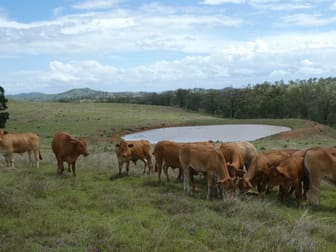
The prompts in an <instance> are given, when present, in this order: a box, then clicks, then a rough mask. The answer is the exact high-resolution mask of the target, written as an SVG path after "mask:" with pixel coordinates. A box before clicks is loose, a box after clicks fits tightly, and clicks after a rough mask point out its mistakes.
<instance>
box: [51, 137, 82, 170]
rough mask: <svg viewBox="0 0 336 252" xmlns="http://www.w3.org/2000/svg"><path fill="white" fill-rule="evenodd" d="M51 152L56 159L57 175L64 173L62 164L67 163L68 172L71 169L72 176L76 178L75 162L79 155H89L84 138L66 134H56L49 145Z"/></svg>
mask: <svg viewBox="0 0 336 252" xmlns="http://www.w3.org/2000/svg"><path fill="white" fill-rule="evenodd" d="M51 148H52V151H53V152H54V154H55V156H56V159H57V173H58V174H61V173H62V172H63V171H64V166H63V163H64V162H67V163H68V171H69V172H70V171H71V169H72V174H73V176H76V161H77V158H78V157H79V156H80V155H83V156H84V157H86V156H88V155H89V152H88V148H87V141H86V139H85V138H84V137H78V138H77V137H74V136H72V135H70V134H69V133H67V132H59V133H56V134H55V135H54V137H53V140H52V143H51Z"/></svg>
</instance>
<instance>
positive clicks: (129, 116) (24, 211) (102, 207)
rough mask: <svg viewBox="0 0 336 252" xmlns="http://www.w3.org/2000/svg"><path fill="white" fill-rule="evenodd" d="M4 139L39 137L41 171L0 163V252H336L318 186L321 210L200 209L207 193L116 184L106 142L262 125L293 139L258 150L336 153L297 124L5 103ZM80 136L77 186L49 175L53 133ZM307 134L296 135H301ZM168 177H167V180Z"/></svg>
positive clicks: (127, 108)
mask: <svg viewBox="0 0 336 252" xmlns="http://www.w3.org/2000/svg"><path fill="white" fill-rule="evenodd" d="M8 106H9V113H10V120H9V121H8V123H7V127H6V130H8V131H16V132H27V131H33V132H38V133H39V134H40V136H41V152H42V156H43V160H42V161H41V164H40V169H36V168H27V159H28V158H27V155H26V154H23V155H15V162H16V169H15V170H13V169H10V168H6V167H5V162H4V159H3V158H2V157H1V160H0V166H1V168H0V251H6V252H7V251H335V249H336V248H335V241H336V230H335V228H334V227H335V225H336V218H335V214H336V200H335V199H336V192H335V189H334V188H333V187H331V186H329V185H328V184H323V188H322V195H321V206H320V208H318V209H313V208H311V207H309V206H308V205H307V204H304V207H303V208H300V209H297V208H296V207H295V200H294V199H292V200H291V201H290V202H289V204H288V205H284V204H281V203H280V202H278V201H277V193H276V191H274V192H272V193H271V194H270V195H267V196H266V197H265V198H258V197H255V196H249V197H245V198H240V197H233V198H229V199H226V200H224V201H223V200H213V201H207V200H206V190H205V186H206V185H205V184H204V183H203V182H202V180H198V183H199V191H198V192H196V193H195V194H193V195H186V194H184V193H183V186H182V184H181V183H179V182H177V181H175V180H174V179H173V180H172V182H171V183H169V184H167V183H165V182H162V183H159V182H158V179H157V176H156V175H151V176H147V175H142V170H143V166H142V164H141V162H139V163H138V165H137V166H134V165H133V164H131V170H130V176H129V177H127V176H125V175H121V176H120V175H118V171H117V170H118V169H117V159H116V156H115V152H114V151H115V149H114V142H111V140H115V139H116V137H117V136H119V135H120V134H123V133H128V132H133V131H137V130H141V129H149V128H155V127H162V126H170V125H199V124H224V123H268V124H276V125H283V126H289V127H291V128H293V129H294V131H293V132H294V133H295V134H293V135H288V136H287V135H284V136H273V137H268V138H265V139H261V140H257V141H255V142H254V144H255V145H256V146H257V148H258V149H259V150H264V149H272V148H290V147H295V148H300V149H306V148H309V147H312V146H317V145H322V146H335V139H336V133H335V130H333V129H330V128H327V127H323V130H318V131H309V129H314V127H315V126H316V125H315V124H314V123H311V122H307V121H305V120H228V119H220V118H214V117H210V116H206V115H201V114H197V113H188V112H185V111H182V110H180V109H175V108H168V107H154V106H142V105H130V104H96V103H76V104H69V103H33V102H18V101H9V102H8ZM64 130H65V131H68V132H70V133H73V134H76V135H85V136H87V137H88V139H89V151H90V155H89V156H88V157H87V158H84V157H80V158H79V160H78V165H77V177H75V178H74V177H72V176H71V175H70V174H68V173H67V172H66V173H65V174H64V175H62V176H57V175H56V160H55V158H54V156H53V154H52V152H51V148H50V143H51V138H52V136H53V134H54V133H55V132H57V131H64ZM306 130H307V132H309V133H308V134H304V132H306ZM171 176H172V177H173V176H174V174H171Z"/></svg>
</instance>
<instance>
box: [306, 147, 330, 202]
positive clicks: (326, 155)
mask: <svg viewBox="0 0 336 252" xmlns="http://www.w3.org/2000/svg"><path fill="white" fill-rule="evenodd" d="M304 165H305V171H306V173H307V176H308V178H309V190H308V192H307V199H308V201H309V203H311V204H314V205H319V204H320V184H321V179H325V180H327V181H328V182H331V183H333V184H334V185H336V148H323V147H316V148H312V149H309V150H307V152H306V155H305V157H304Z"/></svg>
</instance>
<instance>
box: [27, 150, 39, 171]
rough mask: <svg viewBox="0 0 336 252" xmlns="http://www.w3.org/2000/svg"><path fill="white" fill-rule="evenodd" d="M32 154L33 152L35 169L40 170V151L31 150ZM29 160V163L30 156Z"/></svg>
mask: <svg viewBox="0 0 336 252" xmlns="http://www.w3.org/2000/svg"><path fill="white" fill-rule="evenodd" d="M33 152H34V158H35V163H36V168H40V151H39V150H33ZM29 160H30V162H31V159H30V156H29ZM31 163H32V162H31Z"/></svg>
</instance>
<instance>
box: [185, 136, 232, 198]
mask: <svg viewBox="0 0 336 252" xmlns="http://www.w3.org/2000/svg"><path fill="white" fill-rule="evenodd" d="M179 158H180V162H181V165H182V168H183V171H184V191H186V192H188V193H189V192H190V179H191V168H192V169H194V170H196V171H198V172H203V173H207V180H208V194H207V199H211V189H212V184H213V181H214V179H215V178H216V177H219V180H218V181H217V184H220V185H221V186H223V187H224V189H225V190H227V191H234V190H235V187H236V185H235V182H234V180H233V179H232V178H231V177H230V175H229V172H228V169H227V166H226V161H225V158H224V156H223V154H222V153H221V152H220V151H219V150H217V149H216V148H215V147H214V146H209V145H202V144H194V143H190V144H185V145H184V146H183V147H182V148H181V150H180V153H179ZM215 176H216V177H215ZM223 196H224V195H223Z"/></svg>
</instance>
